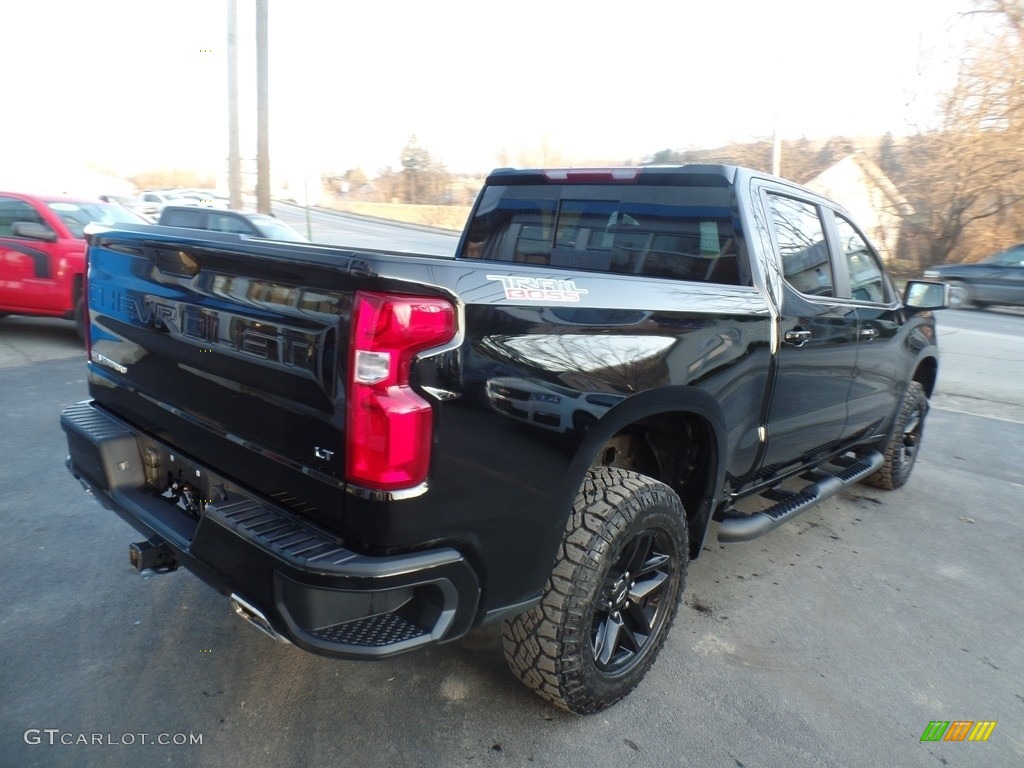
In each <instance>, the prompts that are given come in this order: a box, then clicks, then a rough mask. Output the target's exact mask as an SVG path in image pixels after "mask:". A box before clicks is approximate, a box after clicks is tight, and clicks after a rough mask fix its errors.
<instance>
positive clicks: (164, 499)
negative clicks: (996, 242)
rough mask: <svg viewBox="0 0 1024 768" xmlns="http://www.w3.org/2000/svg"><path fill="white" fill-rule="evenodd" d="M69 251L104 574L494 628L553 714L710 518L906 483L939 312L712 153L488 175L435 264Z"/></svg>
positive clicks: (282, 248) (176, 244) (110, 241)
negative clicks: (127, 534)
mask: <svg viewBox="0 0 1024 768" xmlns="http://www.w3.org/2000/svg"><path fill="white" fill-rule="evenodd" d="M88 262H89V267H88V286H87V294H88V297H89V312H88V315H89V317H88V320H89V322H88V325H87V331H88V337H89V338H88V344H89V364H88V368H89V392H90V395H91V398H92V399H91V400H88V401H85V402H82V403H78V404H76V405H73V406H71V407H69V408H68V409H67V410H66V411H65V412H64V414H63V416H62V425H63V428H64V430H65V431H66V433H67V438H68V447H69V453H70V456H69V459H68V466H69V468H70V470H71V472H72V473H73V474H74V475H75V477H77V478H79V480H81V482H82V483H83V485H84V486H85V487H86V489H87V490H89V491H90V492H91V493H92V494H93V495H94V496H95V497H96V499H97V500H98V501H99V502H100V503H101V504H103V505H104V506H106V507H108V508H109V509H112V510H113V511H114V512H116V513H118V514H119V515H121V516H122V517H123V518H124V519H125V520H126V521H127V522H129V523H130V524H131V525H133V526H134V527H135V528H136V529H138V530H139V531H140V532H141V533H142V535H143V536H144V537H146V540H145V541H144V542H141V543H137V544H133V545H132V546H131V547H130V556H131V562H132V564H133V565H134V567H135V568H136V569H138V570H140V571H141V570H146V569H152V570H154V571H171V570H174V569H176V568H177V567H178V566H179V565H183V566H185V567H186V568H188V569H189V570H191V571H192V572H193V573H195V574H196V575H198V576H199V577H200V578H202V579H203V580H205V581H207V582H208V583H209V584H211V585H212V586H214V587H216V588H217V589H218V590H220V591H221V592H222V593H224V594H225V595H228V596H230V600H231V604H232V606H233V608H234V610H235V611H237V612H238V613H239V614H240V615H241V616H242V617H244V618H246V619H247V620H249V621H250V622H252V623H253V624H255V625H256V626H258V627H259V628H260V629H262V630H263V631H265V632H266V633H268V634H269V635H271V636H273V637H275V638H279V639H282V640H287V641H290V642H291V643H294V644H295V645H297V646H299V647H300V648H303V649H305V650H308V651H312V652H314V653H320V654H324V655H329V656H336V657H341V658H350V659H371V658H383V657H387V656H391V655H394V654H397V653H401V652H404V651H409V650H412V649H415V648H421V647H424V646H427V645H431V644H434V643H440V642H447V641H449V640H453V639H456V638H459V637H461V636H463V635H465V634H466V633H467V632H469V631H470V630H471V629H473V628H474V627H478V626H480V625H483V624H488V623H491V622H497V621H500V622H503V632H502V635H503V646H504V651H505V655H506V657H507V659H508V663H509V666H510V667H511V668H512V670H513V672H515V674H516V675H517V676H519V678H520V679H521V680H522V681H523V682H524V683H525V684H526V685H527V686H528V687H530V688H532V689H533V690H535V691H536V692H537V693H538V694H540V695H541V696H543V697H544V698H546V699H548V700H550V701H551V702H553V703H555V704H557V705H559V706H561V707H564V708H566V709H568V710H571V711H573V712H579V713H590V712H596V711H598V710H601V709H603V708H605V707H608V706H610V705H611V704H613V703H614V702H616V701H618V700H619V699H620V698H622V697H623V696H625V695H626V694H627V693H629V692H630V691H631V690H632V689H633V688H634V687H635V686H636V685H637V684H638V683H639V682H640V680H641V678H642V677H643V676H644V674H645V673H646V672H647V671H648V669H649V668H650V667H651V665H652V664H653V663H654V660H655V657H656V656H657V654H658V652H659V650H660V649H661V647H662V645H663V644H664V642H665V638H666V635H667V634H668V631H669V628H670V626H671V624H672V621H673V619H674V617H675V614H676V609H677V606H678V604H679V601H680V596H681V594H682V591H683V584H684V577H685V573H686V567H687V563H688V562H689V560H690V559H692V558H695V557H697V555H698V554H699V553H700V552H701V549H702V546H703V544H704V542H705V539H706V538H707V536H708V534H709V532H710V531H712V530H716V532H717V536H718V539H719V541H745V540H749V539H753V538H755V537H757V536H760V535H762V534H764V533H767V532H768V531H770V530H772V529H773V528H775V527H776V526H778V525H780V524H782V523H783V522H785V521H787V520H789V519H791V518H793V517H794V516H796V515H798V514H799V513H800V512H802V511H803V510H805V509H806V508H807V507H809V506H811V505H813V504H814V503H816V502H818V501H820V500H822V499H824V498H827V497H828V496H831V495H832V494H835V493H836V492H838V491H840V490H841V489H843V488H844V487H846V486H848V485H850V484H851V483H854V482H857V481H859V480H865V481H867V482H869V483H872V484H873V485H876V486H879V487H882V488H890V489H892V488H898V487H900V486H901V485H903V484H904V483H905V482H906V481H907V479H908V477H909V475H910V471H911V469H912V467H913V465H914V460H915V458H916V455H917V451H918V448H919V446H920V441H921V436H922V431H923V427H924V419H925V415H926V413H927V410H928V397H929V396H930V395H931V393H932V391H933V389H934V387H935V380H936V375H937V370H938V363H937V361H938V353H937V349H936V344H935V324H934V319H933V316H932V313H931V311H930V310H934V309H939V308H941V307H943V306H945V303H946V296H945V288H944V286H942V285H941V284H939V283H927V282H916V281H912V282H911V283H910V284H909V285H908V287H907V289H906V293H905V296H904V297H903V298H901V297H900V296H898V295H897V293H896V291H895V290H894V288H893V285H892V283H891V282H890V280H889V278H888V276H887V275H886V272H885V270H884V269H883V267H882V263H881V260H880V259H879V257H878V255H877V253H876V252H875V250H874V249H873V248H872V246H871V245H870V243H869V242H868V240H867V238H866V237H864V235H863V233H862V231H861V230H860V229H858V227H857V225H856V224H854V222H853V221H852V219H851V218H850V216H849V215H848V214H847V213H846V212H845V211H844V210H843V209H842V208H839V207H838V206H836V205H835V204H834V203H832V202H830V201H828V200H826V199H824V198H822V197H820V196H818V195H816V194H814V193H813V192H810V191H808V190H806V189H802V188H800V187H797V186H794V185H792V184H789V183H788V182H785V181H783V180H781V179H777V178H773V177H769V176H765V175H763V174H759V173H756V172H754V171H751V170H748V169H743V168H735V167H729V166H684V167H678V168H661V167H658V168H617V169H609V170H604V171H600V170H591V169H588V170H572V169H561V170H548V171H522V170H499V171H495V172H493V173H492V174H491V175H490V177H489V178H488V181H487V184H486V186H485V188H484V189H483V191H482V192H481V194H480V196H479V198H478V200H477V202H476V206H475V207H474V210H473V212H472V214H471V216H470V219H469V223H468V225H467V227H466V231H465V232H464V234H463V236H462V240H461V242H460V245H459V248H458V251H457V253H456V254H455V255H454V257H452V258H443V257H428V256H415V255H413V256H410V255H404V254H397V253H389V252H386V251H351V250H345V249H341V248H336V247H327V246H319V245H315V244H301V243H282V242H274V241H269V240H259V239H255V238H248V237H245V236H241V235H221V234H217V233H211V232H200V231H197V230H190V229H181V228H168V227H160V226H157V227H133V226H125V227H123V228H119V229H103V228H96V229H93V230H92V231H91V232H90V239H89V248H88ZM712 521H715V522H714V523H712Z"/></svg>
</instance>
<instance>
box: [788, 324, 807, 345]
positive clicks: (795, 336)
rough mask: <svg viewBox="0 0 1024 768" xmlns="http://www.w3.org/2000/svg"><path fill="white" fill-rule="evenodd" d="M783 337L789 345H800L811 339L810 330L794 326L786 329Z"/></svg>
mask: <svg viewBox="0 0 1024 768" xmlns="http://www.w3.org/2000/svg"><path fill="white" fill-rule="evenodd" d="M783 338H784V339H785V340H786V343H787V344H789V345H790V346H793V347H802V346H803V345H804V344H806V343H807V342H808V341H810V340H811V332H810V331H808V330H805V329H803V328H794V329H793V330H791V331H786V335H785V336H784V337H783Z"/></svg>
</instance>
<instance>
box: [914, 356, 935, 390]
mask: <svg viewBox="0 0 1024 768" xmlns="http://www.w3.org/2000/svg"><path fill="white" fill-rule="evenodd" d="M938 373H939V365H938V363H937V362H936V361H935V358H934V357H929V358H927V359H925V360H922V361H921V364H920V365H918V366H917V370H916V371H914V379H913V380H914V381H916V382H919V383H920V384H921V386H922V387H923V388H924V393H925V394H926V395H927V396H928V397H931V396H932V392H933V391H934V390H935V380H936V378H937V377H938Z"/></svg>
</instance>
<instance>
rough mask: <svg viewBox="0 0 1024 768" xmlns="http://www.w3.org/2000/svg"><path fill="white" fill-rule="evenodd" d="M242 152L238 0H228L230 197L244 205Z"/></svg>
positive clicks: (235, 204) (237, 204)
mask: <svg viewBox="0 0 1024 768" xmlns="http://www.w3.org/2000/svg"><path fill="white" fill-rule="evenodd" d="M241 155H242V153H241V150H240V149H239V139H238V0H228V199H229V201H230V202H229V205H230V206H231V207H232V208H236V209H241V207H242V156H241Z"/></svg>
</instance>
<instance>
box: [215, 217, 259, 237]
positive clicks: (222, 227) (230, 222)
mask: <svg viewBox="0 0 1024 768" xmlns="http://www.w3.org/2000/svg"><path fill="white" fill-rule="evenodd" d="M210 229H213V230H216V231H217V232H234V233H236V234H239V235H255V234H259V233H258V232H257V231H256V227H254V226H253V225H252V224H250V223H249V222H247V221H246V220H245V219H242V218H240V217H236V216H232V215H230V214H227V213H210Z"/></svg>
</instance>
